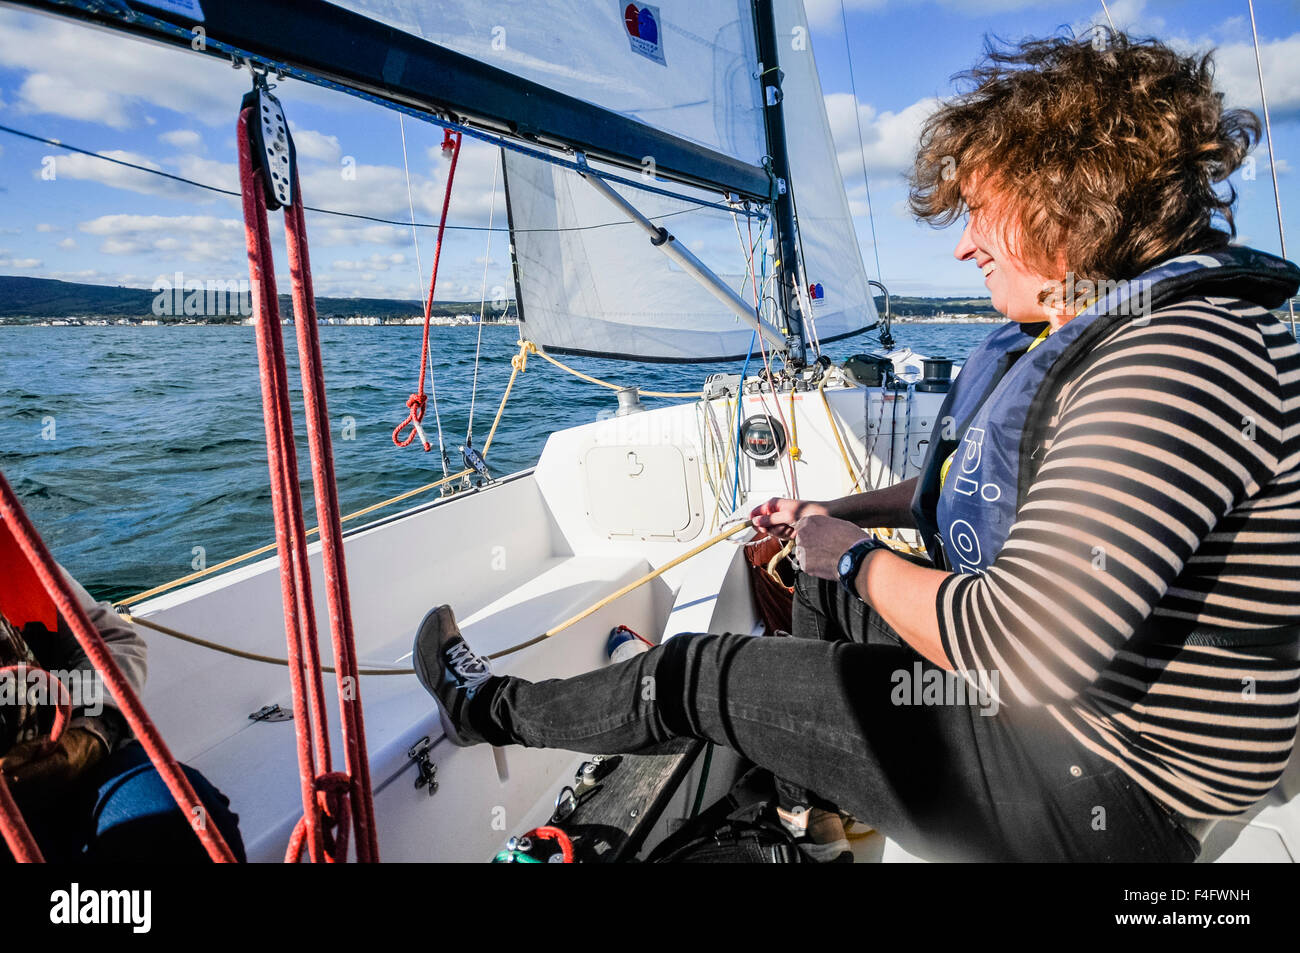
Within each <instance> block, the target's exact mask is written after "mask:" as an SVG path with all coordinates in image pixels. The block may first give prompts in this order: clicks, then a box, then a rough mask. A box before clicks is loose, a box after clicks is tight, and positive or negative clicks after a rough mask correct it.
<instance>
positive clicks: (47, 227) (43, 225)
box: [36, 222, 63, 234]
mask: <svg viewBox="0 0 1300 953" xmlns="http://www.w3.org/2000/svg"><path fill="white" fill-rule="evenodd" d="M36 230H37V231H38V232H41V233H42V234H50V233H53V232H61V231H63V229H62V227H60V226H58V225H51V224H50V223H49V222H39V223H37V225H36Z"/></svg>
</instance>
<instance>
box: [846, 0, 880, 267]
mask: <svg viewBox="0 0 1300 953" xmlns="http://www.w3.org/2000/svg"><path fill="white" fill-rule="evenodd" d="M840 22H841V23H842V24H843V25H844V53H845V55H846V56H847V57H848V64H849V88H850V89H851V90H852V91H853V120H854V122H856V123H857V126H858V155H859V156H860V157H861V159H862V184H863V186H864V187H865V188H866V190H867V220H868V221H869V222H870V223H871V251H872V253H873V254H874V255H875V258H876V280H877V281H882V282H883V281H884V280H885V279H884V273H883V272H882V271H881V270H880V243H879V242H878V241H877V240H876V213H875V211H874V210H873V208H872V206H871V179H870V178H869V177H868V176H867V147H866V145H864V143H863V140H862V114H861V111H860V110H859V109H858V83H857V80H856V78H855V77H854V75H853V48H852V47H851V46H850V45H849V15H848V13H847V12H845V10H844V0H840Z"/></svg>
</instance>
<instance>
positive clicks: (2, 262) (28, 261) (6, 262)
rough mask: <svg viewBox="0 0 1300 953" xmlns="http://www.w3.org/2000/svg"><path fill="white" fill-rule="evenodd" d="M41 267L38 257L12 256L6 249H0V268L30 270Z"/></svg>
mask: <svg viewBox="0 0 1300 953" xmlns="http://www.w3.org/2000/svg"><path fill="white" fill-rule="evenodd" d="M39 267H41V260H40V259H39V258H13V257H12V256H10V254H9V252H7V251H0V268H17V269H18V270H19V271H31V270H32V269H33V268H39Z"/></svg>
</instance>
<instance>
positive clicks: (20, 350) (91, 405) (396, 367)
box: [0, 324, 992, 598]
mask: <svg viewBox="0 0 1300 953" xmlns="http://www.w3.org/2000/svg"><path fill="white" fill-rule="evenodd" d="M285 330H286V347H287V350H288V351H289V362H290V368H289V378H290V383H291V386H292V389H293V394H294V400H295V408H296V409H295V413H296V421H297V428H298V436H299V440H298V461H299V467H300V471H301V473H302V474H303V476H304V481H303V499H304V503H305V505H306V507H307V520H308V524H309V525H314V524H315V518H314V516H313V514H312V506H313V504H312V493H311V482H310V470H309V462H308V461H309V457H308V451H307V444H306V436H305V432H304V431H303V424H302V420H303V418H302V412H301V404H300V403H298V394H299V390H300V382H299V377H298V369H297V362H296V360H295V347H294V344H293V335H292V331H291V330H290V329H288V328H286V329H285ZM320 330H321V348H322V352H323V358H324V364H325V378H326V391H327V401H328V407H329V415H330V420H331V425H332V435H333V441H334V458H335V469H336V473H337V477H338V486H339V497H340V503H341V506H342V507H343V512H345V513H347V512H350V511H351V510H354V509H358V508H360V507H363V506H367V505H369V504H371V503H376V502H378V501H380V500H384V499H387V498H388V497H391V496H395V495H396V494H398V493H401V492H404V491H406V490H409V489H412V488H414V487H416V486H420V485H422V484H424V483H429V482H431V481H433V480H436V479H438V478H439V477H441V476H442V475H443V473H442V464H441V461H440V457H439V454H438V452H437V450H436V448H435V450H434V452H433V453H424V452H422V451H421V450H420V449H419V448H418V445H412V446H409V447H406V448H398V447H396V446H394V445H393V441H392V439H391V434H392V431H393V428H394V427H396V426H397V424H398V423H400V422H401V421H402V419H403V418H405V416H406V413H407V410H406V399H407V397H408V396H409V395H410V394H411V393H412V392H413V391H414V389H415V384H416V378H417V376H418V374H419V361H420V328H418V327H371V328H367V327H322V328H321V329H320ZM990 330H992V328H991V327H990V326H988V325H933V324H914V325H900V326H896V327H895V329H894V331H895V335H894V336H895V338H896V340H897V342H898V344H899V346H908V347H912V348H914V349H915V350H917V351H919V352H922V353H928V354H943V355H945V356H947V357H951V358H954V359H956V360H958V361H960V360H962V359H963V358H964V357H965V356H966V355H967V354H968V353H969V352H970V351H971V349H972V348H973V347H974V346H975V345H976V344H977V343H978V342H979V341H980V340H981V339H983V338H984V337H985V336H986V335H987V334H988V333H989V331H990ZM517 339H518V332H517V330H516V328H514V327H509V326H486V327H484V328H483V335H482V351H481V355H480V356H479V359H478V361H477V366H478V386H477V391H476V390H475V387H474V374H475V365H476V360H475V354H476V350H477V348H478V333H477V329H476V328H473V327H455V328H453V327H443V328H434V329H433V331H432V340H431V347H432V351H433V363H434V375H433V379H432V382H431V383H432V387H431V388H427V389H428V390H430V393H431V399H430V402H429V407H428V410H427V412H426V414H425V418H424V428H425V432H426V434H427V435H428V436H429V439H430V440H432V441H434V442H435V444H436V441H437V439H438V437H437V434H438V419H439V418H440V419H441V424H442V432H443V440H444V443H445V445H446V447H447V450H448V453H449V456H450V459H451V468H452V470H451V472H453V473H454V472H457V471H458V470H460V469H461V466H460V453H459V449H458V448H459V446H460V445H461V444H462V443H463V442H464V440H465V436H466V431H467V428H468V425H469V421H470V409H471V404H472V407H473V432H474V443H475V446H477V447H479V448H482V446H483V442H484V440H485V439H486V438H487V433H488V430H489V428H490V427H491V425H492V418H493V416H494V415H495V414H496V410H497V406H498V404H499V403H500V400H501V395H502V393H503V391H504V390H505V386H506V382H507V380H508V379H509V377H510V359H511V357H513V356H514V355H515V354H516V353H517V352H518V347H517V345H516V341H517ZM876 346H878V342H877V341H876V340H875V339H874V335H863V336H859V337H857V338H851V339H848V340H845V341H840V342H837V343H836V344H834V345H832V346H830V347H829V348H828V349H827V353H828V354H829V355H830V356H831V357H832V358H834V359H836V360H841V359H843V358H845V357H847V356H848V355H850V354H853V353H856V352H859V351H865V350H869V349H871V348H873V347H876ZM565 361H566V363H569V364H571V365H572V366H573V367H575V368H577V369H579V370H582V371H584V372H586V373H588V374H591V375H593V376H595V377H598V378H601V379H602V380H608V381H611V382H614V383H619V384H636V385H638V386H640V387H642V388H644V389H647V390H662V391H691V390H698V389H699V388H700V386H701V383H702V381H703V379H704V377H705V376H706V375H707V374H710V373H716V372H723V371H726V372H732V373H735V372H738V371H739V370H740V364H739V363H736V364H734V365H732V364H698V365H696V364H658V365H655V364H627V363H623V362H617V361H604V360H596V359H591V358H572V359H569V358H565ZM760 365H761V361H760V358H759V357H758V356H757V355H755V357H754V360H753V363H752V364H751V366H750V370H751V373H752V372H753V371H755V370H756V369H758V367H760ZM435 395H436V398H437V406H438V411H439V413H438V415H437V416H435V413H434V401H433V399H432V397H433V396H435ZM643 400H644V403H645V405H646V406H647V407H651V408H653V407H656V406H661V405H662V404H663V403H664V402H663V401H660V400H655V399H653V398H644V399H643ZM615 406H616V402H615V397H614V394H613V392H612V391H609V390H606V389H604V388H601V387H596V386H594V385H592V384H590V383H587V382H584V381H581V380H578V379H577V378H574V377H572V376H570V375H567V374H564V373H562V372H561V371H559V370H558V369H556V368H554V367H552V366H551V365H549V364H547V363H546V362H544V361H542V360H541V359H539V358H537V357H533V358H532V359H530V360H529V362H528V370H527V372H526V373H524V374H522V375H520V376H519V378H518V380H517V381H516V384H515V388H514V391H513V392H512V394H511V397H510V401H509V403H508V405H507V407H506V411H505V416H504V417H503V419H502V421H501V426H500V428H499V430H498V432H497V435H496V437H495V438H494V440H493V443H492V449H491V452H490V453H489V454H488V460H487V462H488V465H489V467H490V469H491V471H492V473H493V474H494V475H498V476H500V475H505V474H508V473H513V472H515V471H518V470H521V469H525V468H527V467H530V466H533V465H534V464H535V463H536V462H537V458H538V456H539V455H540V454H541V451H542V447H543V445H544V444H545V442H546V437H547V435H548V434H549V433H551V432H552V431H555V430H560V429H563V428H565V427H572V426H575V425H578V424H582V423H588V422H590V421H592V420H595V419H596V417H597V415H598V414H599V413H600V412H601V411H602V410H606V411H608V410H613V409H614V408H615ZM0 470H3V472H4V474H5V476H6V477H7V478H8V480H9V482H10V483H11V484H12V485H13V487H14V489H15V491H16V492H17V493H18V496H19V498H20V499H21V500H22V502H23V505H24V506H25V507H26V508H27V512H28V514H29V515H30V516H31V518H32V519H33V521H34V522H35V523H36V527H37V529H38V530H39V531H40V533H41V534H42V536H43V537H44V539H45V541H46V544H47V545H48V546H49V547H50V549H51V551H52V552H53V554H54V556H55V558H56V559H58V560H59V561H60V562H61V563H62V564H63V565H64V566H65V567H66V568H67V569H68V570H69V571H70V572H71V573H72V574H73V575H75V576H76V577H77V578H78V579H80V580H81V582H82V583H83V584H84V585H86V586H87V588H89V589H90V590H91V592H92V593H94V594H95V595H97V596H98V597H100V598H120V597H123V596H125V595H128V594H131V593H134V592H138V591H140V590H142V589H145V588H148V587H150V586H153V585H157V584H159V583H161V582H165V581H167V580H169V579H173V578H175V577H177V576H180V575H184V574H186V573H189V572H193V571H194V570H195V569H196V568H200V567H202V566H205V565H213V564H215V563H218V562H220V561H222V560H224V559H229V558H230V557H232V556H236V555H238V554H240V553H243V552H245V551H247V550H249V549H253V548H254V547H257V546H261V545H264V544H266V543H268V542H270V541H272V540H273V539H274V526H273V524H272V518H271V495H270V488H269V485H268V476H267V463H266V438H265V430H264V428H263V423H262V409H261V397H260V385H259V383H258V372H257V357H256V352H255V350H254V341H253V329H252V328H251V327H243V326H239V327H218V326H210V327H207V326H174V327H166V326H163V327H116V326H114V327H4V328H0ZM428 498H430V499H432V498H433V497H432V495H430V496H429V497H428ZM417 501H418V498H417ZM380 515H383V514H380ZM454 543H455V541H454V540H447V541H446V546H447V547H448V548H450V547H452V546H454Z"/></svg>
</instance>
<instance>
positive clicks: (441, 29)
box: [332, 0, 766, 167]
mask: <svg viewBox="0 0 1300 953" xmlns="http://www.w3.org/2000/svg"><path fill="white" fill-rule="evenodd" d="M332 2H333V4H334V5H335V6H338V7H342V8H344V9H347V10H350V11H352V12H354V13H359V14H361V15H363V16H365V17H368V18H370V19H372V20H376V21H378V22H380V23H383V24H385V25H387V26H390V27H393V28H394V29H397V30H401V31H403V32H405V33H409V34H411V35H413V36H418V37H420V38H422V39H425V40H428V41H429V42H431V43H436V44H438V45H439V46H442V47H445V48H447V49H450V50H454V51H455V52H458V53H463V54H465V55H466V56H470V57H472V58H474V59H476V60H478V61H480V62H483V63H486V64H488V65H490V66H495V67H497V68H499V69H502V70H505V71H507V72H509V73H511V74H513V75H515V76H520V77H522V78H524V79H528V80H532V81H534V82H536V83H540V84H541V85H543V86H546V87H547V88H549V89H553V90H556V91H558V92H561V93H565V94H566V95H569V96H573V97H575V98H576V99H580V100H583V101H585V102H589V103H592V104H593V105H596V106H600V107H602V108H604V109H608V110H610V111H611V112H615V113H618V114H620V115H623V116H627V117H630V118H633V119H637V120H639V121H641V122H644V123H646V124H647V125H650V126H653V127H655V128H657V129H660V130H663V131H665V132H669V133H672V134H674V135H676V136H679V137H681V138H683V139H686V140H688V141H690V142H693V143H696V144H697V145H700V146H703V147H705V148H707V149H710V150H713V151H715V152H719V153H722V154H724V155H727V156H730V157H731V158H733V159H738V160H739V161H741V162H744V163H747V164H749V165H751V166H755V167H760V166H761V165H762V157H763V154H764V153H765V152H766V147H765V145H764V141H765V140H764V133H763V117H762V103H761V101H760V99H759V88H758V84H757V81H756V80H755V79H754V73H755V72H756V71H757V64H758V54H757V48H756V43H755V40H754V26H753V13H752V10H751V7H750V0H689V2H686V0H660V2H659V3H658V4H657V5H655V4H647V3H640V2H637V3H629V2H627V0H438V2H437V3H431V2H428V0H332Z"/></svg>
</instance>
